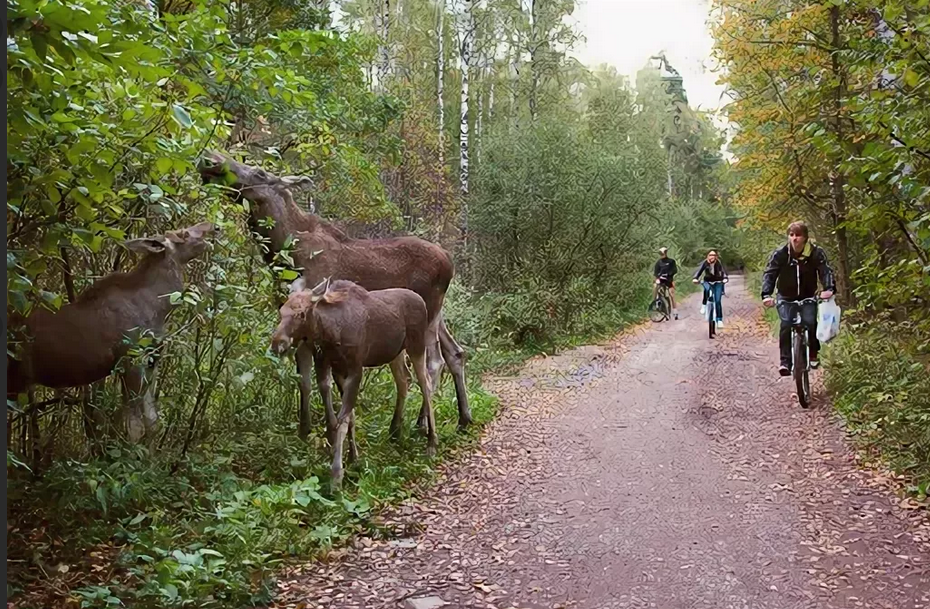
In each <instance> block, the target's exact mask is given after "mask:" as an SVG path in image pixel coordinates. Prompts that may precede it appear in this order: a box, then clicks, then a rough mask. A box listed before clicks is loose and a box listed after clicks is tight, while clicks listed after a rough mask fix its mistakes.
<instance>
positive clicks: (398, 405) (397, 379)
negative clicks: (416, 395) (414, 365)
mask: <svg viewBox="0 0 930 609" xmlns="http://www.w3.org/2000/svg"><path fill="white" fill-rule="evenodd" d="M391 374H392V375H394V385H395V386H396V387H397V401H396V402H395V403H394V418H393V419H391V439H393V440H399V439H400V436H401V432H402V429H403V425H404V403H405V402H406V401H407V367H406V366H405V365H404V353H403V351H402V352H401V354H400V355H398V356H397V357H395V358H394V361H392V362H391Z"/></svg>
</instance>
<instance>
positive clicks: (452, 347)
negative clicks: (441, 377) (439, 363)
mask: <svg viewBox="0 0 930 609" xmlns="http://www.w3.org/2000/svg"><path fill="white" fill-rule="evenodd" d="M439 344H440V348H441V349H442V358H443V360H445V362H446V365H447V366H449V371H450V372H451V373H452V378H453V379H454V380H455V400H456V402H457V403H458V407H459V429H465V428H466V427H468V426H469V425H470V424H471V409H470V408H469V407H468V391H467V390H466V388H465V350H464V349H462V346H461V345H460V344H458V343H457V342H456V341H455V339H454V338H453V337H452V333H451V332H449V328H447V327H446V320H445V319H443V318H442V313H440V314H439ZM433 387H435V385H433Z"/></svg>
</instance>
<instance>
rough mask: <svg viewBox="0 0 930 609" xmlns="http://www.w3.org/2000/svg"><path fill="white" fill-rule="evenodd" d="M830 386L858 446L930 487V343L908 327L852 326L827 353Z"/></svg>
mask: <svg viewBox="0 0 930 609" xmlns="http://www.w3.org/2000/svg"><path fill="white" fill-rule="evenodd" d="M824 356H825V357H824V361H825V363H826V367H825V371H826V383H827V388H828V389H829V391H830V392H831V393H832V394H833V396H834V403H835V406H836V409H837V410H838V411H839V412H840V414H842V415H843V417H844V418H845V420H846V424H847V426H848V428H849V431H850V433H851V434H852V435H853V437H854V438H855V440H856V441H857V443H858V444H859V445H860V446H862V447H864V448H865V449H867V450H869V451H871V452H873V453H874V454H876V455H878V456H880V457H881V458H882V459H883V460H884V461H885V462H887V463H888V465H889V466H890V467H891V468H892V469H893V470H894V471H896V472H897V473H899V474H901V475H904V476H905V477H906V478H907V480H908V485H909V489H910V490H911V491H912V492H915V493H917V494H919V495H927V492H928V488H930V374H928V372H930V342H928V340H927V336H926V335H921V334H920V333H916V332H913V328H908V324H898V325H892V324H890V323H887V322H884V323H882V322H873V323H871V324H870V325H868V326H860V327H855V326H853V327H851V328H848V329H847V331H845V332H843V333H841V334H840V335H839V336H838V337H837V338H836V339H835V340H834V341H831V342H830V343H829V347H828V348H827V349H825V350H824Z"/></svg>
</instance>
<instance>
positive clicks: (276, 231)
mask: <svg viewBox="0 0 930 609" xmlns="http://www.w3.org/2000/svg"><path fill="white" fill-rule="evenodd" d="M199 170H200V173H201V176H202V177H203V179H204V181H205V182H214V181H215V182H218V183H221V184H225V185H228V186H230V187H232V188H233V189H234V190H237V191H238V193H239V195H238V196H239V197H244V198H245V199H247V200H248V201H249V202H250V203H251V205H249V209H250V221H251V225H252V227H253V230H255V231H256V232H258V233H259V234H261V235H262V236H263V237H264V238H265V239H267V240H268V242H269V244H270V249H271V252H270V253H269V254H268V255H267V256H266V261H268V262H270V256H273V254H274V252H279V251H281V249H282V248H283V247H284V244H285V241H286V239H287V238H288V236H292V237H294V238H296V239H297V240H298V243H297V246H296V250H295V252H294V260H295V262H296V264H297V265H299V266H300V267H302V268H303V277H304V278H305V279H306V281H307V284H308V285H316V284H318V283H319V282H320V281H322V280H323V279H324V278H326V277H331V278H332V279H334V280H336V279H345V280H348V281H352V282H355V283H357V284H358V285H360V286H361V287H363V288H364V289H366V290H369V291H376V290H384V289H386V288H406V289H409V290H412V291H414V292H416V293H417V294H419V295H420V297H421V298H422V299H423V301H424V302H425V304H426V310H427V315H428V319H429V330H428V333H427V354H426V357H427V370H428V372H429V375H430V380H431V381H432V386H433V387H434V388H435V387H438V383H439V379H440V375H441V374H442V364H443V361H445V363H446V365H448V366H449V370H450V371H451V372H452V376H453V379H454V381H455V393H456V398H457V402H458V411H459V427H460V428H463V429H464V428H465V427H467V426H468V425H469V424H470V423H471V420H472V419H471V411H470V409H469V407H468V395H467V393H466V388H465V363H464V350H463V349H462V347H461V346H460V345H459V344H458V343H456V341H455V339H454V338H453V337H452V334H451V333H450V332H449V330H448V328H446V324H445V321H444V320H443V318H442V312H441V309H442V303H443V300H444V299H445V295H446V290H448V288H449V283H450V282H451V281H452V276H453V272H454V269H453V265H452V258H451V257H450V256H449V254H448V252H446V251H445V250H444V249H442V248H441V247H440V246H438V245H436V244H434V243H430V242H429V241H425V240H423V239H420V238H418V237H411V236H406V237H394V238H388V239H352V238H350V237H348V236H347V235H346V234H345V233H343V232H342V231H341V230H340V229H338V228H337V227H335V226H333V225H331V224H329V223H327V222H325V221H324V220H323V219H321V218H320V217H319V216H317V215H315V214H312V213H307V212H305V211H303V210H302V209H300V208H299V207H298V206H297V204H296V203H295V201H294V197H293V196H292V194H291V191H290V189H291V188H303V187H308V186H310V185H312V181H311V180H310V178H307V177H296V176H284V177H277V176H275V175H273V174H271V173H268V172H267V171H265V170H264V169H262V168H260V167H251V166H249V165H246V164H244V163H239V162H237V161H234V160H232V159H230V158H227V157H225V156H223V155H221V154H219V153H216V152H209V153H207V154H206V155H205V156H204V158H203V159H201V161H200V165H199ZM266 218H271V219H272V220H274V226H273V227H272V228H270V229H267V228H263V227H262V224H263V222H262V221H263V220H265V219H266ZM295 359H296V361H297V369H298V372H299V373H300V378H301V381H300V410H299V413H300V414H299V418H300V425H299V430H300V435H301V437H304V438H305V437H306V436H307V434H308V433H309V430H310V405H309V404H310V385H311V369H312V361H313V357H312V354H311V353H310V351H309V349H307V348H306V347H299V348H298V349H297V351H296V353H295ZM425 417H426V412H425V411H424V410H421V411H420V416H419V417H418V419H417V422H418V424H419V425H420V426H421V427H424V426H425V423H426V420H425ZM328 431H329V434H330V439H332V430H328Z"/></svg>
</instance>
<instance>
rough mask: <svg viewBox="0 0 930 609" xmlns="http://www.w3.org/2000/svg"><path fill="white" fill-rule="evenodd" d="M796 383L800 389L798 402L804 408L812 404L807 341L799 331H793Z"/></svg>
mask: <svg viewBox="0 0 930 609" xmlns="http://www.w3.org/2000/svg"><path fill="white" fill-rule="evenodd" d="M792 342H793V347H794V371H793V372H794V384H795V386H796V387H797V390H798V402H799V403H800V404H801V407H802V408H807V407H808V406H810V404H811V382H810V376H809V374H808V370H807V341H806V340H804V337H803V336H801V334H800V333H799V332H797V331H795V332H793V335H792Z"/></svg>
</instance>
